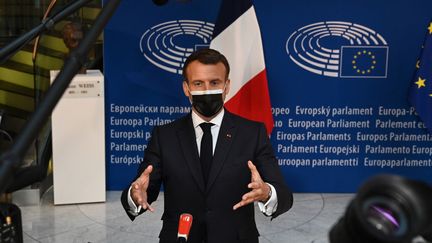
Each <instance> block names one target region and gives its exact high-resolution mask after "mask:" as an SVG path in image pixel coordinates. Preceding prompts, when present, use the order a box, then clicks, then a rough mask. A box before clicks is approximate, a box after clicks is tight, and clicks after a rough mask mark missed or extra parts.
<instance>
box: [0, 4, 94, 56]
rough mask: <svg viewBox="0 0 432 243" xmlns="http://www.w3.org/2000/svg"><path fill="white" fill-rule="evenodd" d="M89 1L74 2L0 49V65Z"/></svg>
mask: <svg viewBox="0 0 432 243" xmlns="http://www.w3.org/2000/svg"><path fill="white" fill-rule="evenodd" d="M91 1H92V0H76V1H75V2H73V3H72V4H70V5H69V6H67V7H66V8H65V9H64V10H63V11H60V12H59V13H57V14H55V15H54V17H49V18H46V19H44V20H42V22H41V23H40V24H39V25H38V26H36V27H34V28H33V29H32V30H30V31H29V32H27V33H25V34H24V35H22V36H20V37H18V38H17V39H15V40H14V41H13V42H11V43H10V44H8V45H7V46H5V47H3V48H1V49H0V64H3V63H4V62H5V61H6V60H8V59H9V58H10V57H11V56H13V55H14V54H15V53H17V52H18V51H19V50H20V49H21V48H22V47H23V46H24V45H26V44H27V43H28V42H29V41H31V40H33V39H34V38H35V37H36V36H38V35H40V34H42V33H44V32H45V31H47V30H50V29H51V28H52V27H53V26H54V25H55V24H56V23H57V22H58V21H60V20H62V19H64V18H66V17H67V16H69V15H70V14H72V13H73V12H75V11H76V10H77V9H80V8H81V7H83V6H84V5H86V4H87V3H89V2H91Z"/></svg>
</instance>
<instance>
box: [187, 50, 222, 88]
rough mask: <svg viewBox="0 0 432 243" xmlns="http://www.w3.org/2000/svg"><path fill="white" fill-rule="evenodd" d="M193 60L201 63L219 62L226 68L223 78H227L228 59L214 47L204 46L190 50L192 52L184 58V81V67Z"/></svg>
mask: <svg viewBox="0 0 432 243" xmlns="http://www.w3.org/2000/svg"><path fill="white" fill-rule="evenodd" d="M193 61H199V62H200V63H202V64H218V63H219V62H221V63H222V64H223V65H224V66H225V70H226V76H225V78H227V79H228V75H229V72H230V66H229V64H228V60H227V59H226V57H225V56H224V55H222V54H221V53H220V52H218V51H216V50H214V49H210V48H204V49H199V50H197V51H195V52H192V54H190V55H189V57H188V58H187V59H186V61H185V63H184V65H183V79H184V81H187V74H186V69H187V67H188V66H189V64H190V63H191V62H193Z"/></svg>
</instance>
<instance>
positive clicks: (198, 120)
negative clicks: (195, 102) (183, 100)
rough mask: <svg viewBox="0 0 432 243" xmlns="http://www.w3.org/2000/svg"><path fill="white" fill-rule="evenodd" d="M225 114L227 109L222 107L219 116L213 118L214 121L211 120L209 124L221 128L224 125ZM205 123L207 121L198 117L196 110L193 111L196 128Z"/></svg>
mask: <svg viewBox="0 0 432 243" xmlns="http://www.w3.org/2000/svg"><path fill="white" fill-rule="evenodd" d="M224 114H225V109H224V108H223V107H222V110H221V111H220V112H219V114H217V115H216V116H215V117H213V119H211V120H210V121H209V122H211V123H213V124H215V125H216V126H219V127H220V126H221V124H222V119H223V117H224ZM203 122H207V121H205V120H204V119H202V118H201V117H200V116H198V114H197V113H195V111H194V110H192V123H193V126H194V128H196V127H198V126H199V125H200V124H201V123H203Z"/></svg>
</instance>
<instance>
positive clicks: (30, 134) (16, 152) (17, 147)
mask: <svg viewBox="0 0 432 243" xmlns="http://www.w3.org/2000/svg"><path fill="white" fill-rule="evenodd" d="M77 2H78V1H77ZM119 3H120V0H109V1H106V4H105V6H104V7H103V9H102V10H101V12H100V13H99V16H98V17H97V18H96V20H95V23H94V25H93V27H92V28H91V29H90V31H89V32H88V33H87V35H86V36H85V37H84V39H83V40H82V42H81V44H80V45H79V46H78V47H77V48H76V49H75V50H74V51H73V52H72V53H71V54H70V56H69V58H68V59H67V60H66V63H65V65H64V66H63V68H62V70H61V71H60V73H59V74H58V76H57V78H56V79H55V80H54V82H53V84H52V86H51V87H50V88H49V89H48V91H47V92H46V96H45V98H44V99H43V100H42V101H41V103H40V105H39V106H38V108H37V109H36V110H35V112H34V113H33V114H32V116H31V118H30V119H29V120H28V121H27V122H26V124H25V125H24V128H23V129H22V131H21V132H20V133H19V134H18V136H17V138H16V140H15V142H14V144H13V145H12V147H11V148H10V149H9V150H8V151H6V152H5V153H4V154H2V155H0V193H3V192H4V191H5V189H6V188H7V186H8V185H9V184H10V183H11V181H12V180H13V177H14V175H15V171H16V170H17V169H18V168H19V166H20V164H21V163H22V158H23V156H24V153H25V152H26V151H27V149H28V148H29V147H30V145H31V143H32V141H33V140H34V139H35V138H36V136H37V134H38V132H39V130H40V129H41V128H42V127H43V125H44V124H45V122H46V120H47V119H48V118H49V116H50V115H51V113H52V111H53V110H54V107H55V106H56V104H57V103H58V101H59V100H60V98H61V97H62V95H63V93H64V91H65V90H66V89H67V87H68V86H69V83H70V82H71V80H72V78H73V77H74V76H75V74H76V73H77V72H78V71H79V70H80V68H81V67H82V65H83V64H84V62H85V60H86V56H87V53H88V52H89V51H90V48H91V45H92V44H93V43H94V42H95V40H96V39H97V38H98V36H99V35H100V33H101V32H102V30H103V28H104V27H105V25H106V24H107V22H108V20H109V19H110V18H111V16H112V15H113V13H114V11H115V10H116V8H117V6H118V5H119Z"/></svg>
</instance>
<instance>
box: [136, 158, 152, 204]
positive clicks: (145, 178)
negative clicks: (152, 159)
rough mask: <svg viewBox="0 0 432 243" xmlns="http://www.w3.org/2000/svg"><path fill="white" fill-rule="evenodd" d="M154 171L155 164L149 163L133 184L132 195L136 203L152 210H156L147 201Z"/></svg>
mask: <svg viewBox="0 0 432 243" xmlns="http://www.w3.org/2000/svg"><path fill="white" fill-rule="evenodd" d="M152 171H153V166H151V165H149V166H148V167H147V168H146V169H145V170H144V171H143V173H141V175H140V177H138V179H136V180H135V181H134V182H133V183H132V186H131V197H132V200H133V201H134V202H135V205H140V206H141V207H142V208H143V209H148V210H150V212H154V209H153V208H152V207H151V206H150V204H149V203H148V202H147V188H148V186H149V182H150V173H151V172H152Z"/></svg>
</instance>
